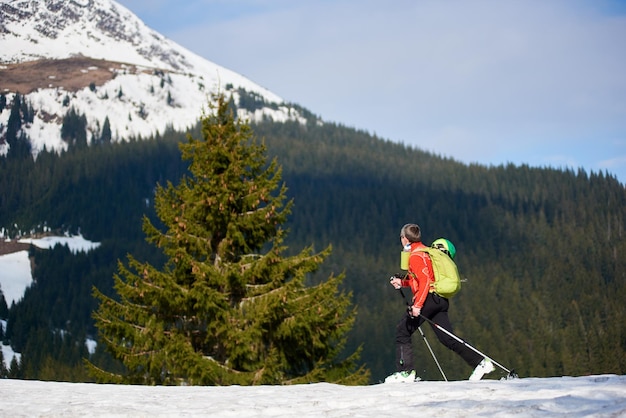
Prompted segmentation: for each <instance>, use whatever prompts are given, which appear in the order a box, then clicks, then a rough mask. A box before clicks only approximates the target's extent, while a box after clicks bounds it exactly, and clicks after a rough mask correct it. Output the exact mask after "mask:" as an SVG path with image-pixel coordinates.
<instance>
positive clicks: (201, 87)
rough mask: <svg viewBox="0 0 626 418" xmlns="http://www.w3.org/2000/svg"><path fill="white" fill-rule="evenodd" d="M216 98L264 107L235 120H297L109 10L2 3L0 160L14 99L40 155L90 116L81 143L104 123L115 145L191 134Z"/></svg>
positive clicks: (232, 77)
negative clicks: (27, 111) (72, 119)
mask: <svg viewBox="0 0 626 418" xmlns="http://www.w3.org/2000/svg"><path fill="white" fill-rule="evenodd" d="M214 41H215V42H219V40H214ZM217 89H220V90H221V91H224V92H228V93H229V94H230V93H232V94H233V98H234V99H235V101H237V100H239V98H240V96H239V92H240V91H241V90H240V89H243V90H245V91H246V92H247V93H251V94H252V95H253V96H254V97H255V98H256V99H257V100H258V101H259V102H260V103H261V105H260V106H255V108H254V109H253V111H246V110H245V109H240V110H239V112H240V115H239V116H241V117H245V118H248V119H251V120H259V119H261V118H271V119H272V120H276V121H285V120H288V119H299V118H300V116H299V115H298V112H297V111H295V110H294V109H293V108H291V107H290V106H289V105H288V104H286V103H285V102H284V101H283V100H282V99H281V98H280V97H278V96H277V95H275V94H273V93H272V92H270V91H269V90H267V89H265V88H263V87H261V86H259V85H257V84H255V83H253V82H252V81H250V80H248V79H246V78H245V77H243V76H241V75H239V74H237V73H235V72H233V71H231V70H228V69H226V68H224V67H221V66H219V65H217V64H214V63H212V62H210V61H207V60H206V59H204V58H202V57H200V56H198V55H196V54H194V53H192V52H190V51H188V50H187V49H185V48H183V47H181V46H180V45H178V44H176V43H174V42H172V41H171V40H169V39H167V38H165V37H164V36H162V35H161V34H159V33H157V32H156V31H154V30H152V29H150V28H149V27H147V26H146V25H145V24H144V23H143V22H142V21H141V20H140V19H139V18H138V17H137V16H135V15H134V14H133V13H132V12H130V11H129V10H128V9H126V8H124V7H123V6H121V5H120V4H118V3H116V2H115V1H113V0H70V1H68V0H40V1H30V0H0V94H4V95H5V97H6V103H7V105H8V106H7V107H4V108H0V110H1V112H0V153H2V152H3V151H4V152H6V151H7V144H6V143H4V144H3V142H4V141H3V138H4V136H6V129H7V122H8V120H9V115H10V109H9V107H10V104H11V102H12V99H13V98H14V95H15V93H16V92H17V93H20V94H21V95H22V96H23V97H25V99H26V102H28V103H29V104H30V105H31V106H32V108H33V110H34V117H33V120H32V122H28V123H26V124H24V125H23V126H22V129H23V130H24V132H25V133H26V134H27V135H28V136H29V137H30V138H31V142H32V147H33V153H35V154H36V153H37V152H38V151H40V150H42V149H43V148H44V146H45V147H46V148H47V149H49V150H50V149H55V150H59V149H65V148H67V144H66V143H65V142H64V141H63V140H62V139H61V135H60V133H61V125H62V120H63V117H64V116H65V115H66V114H67V113H68V112H69V110H70V109H73V110H74V112H76V113H77V114H80V115H85V116H86V119H87V131H88V134H87V138H88V139H87V141H91V140H93V139H97V138H99V137H100V135H101V132H102V129H103V126H104V125H105V119H106V118H108V123H109V124H110V129H111V137H112V138H111V139H112V140H113V141H119V140H122V139H127V138H129V137H139V136H141V137H147V136H150V135H152V134H155V133H156V132H157V131H158V132H161V133H162V132H163V131H164V130H165V129H166V128H168V127H171V128H174V129H175V130H185V129H187V128H188V127H190V126H192V125H193V124H194V123H195V122H196V121H197V120H198V118H199V117H200V116H201V115H202V112H203V111H205V110H207V109H206V105H207V103H208V98H209V96H210V94H211V93H214V92H215V91H217ZM247 93H246V94H247Z"/></svg>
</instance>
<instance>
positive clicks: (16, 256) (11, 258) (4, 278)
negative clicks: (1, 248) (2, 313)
mask: <svg viewBox="0 0 626 418" xmlns="http://www.w3.org/2000/svg"><path fill="white" fill-rule="evenodd" d="M0 271H2V274H1V275H0V290H2V293H3V294H4V300H5V301H6V302H7V306H9V307H10V306H11V304H13V303H14V302H18V301H19V300H20V299H22V296H24V291H25V290H26V289H27V288H28V286H30V285H31V283H32V282H33V277H32V274H31V272H30V260H29V259H28V251H18V252H16V253H11V254H6V255H2V256H0Z"/></svg>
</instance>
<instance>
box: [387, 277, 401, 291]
mask: <svg viewBox="0 0 626 418" xmlns="http://www.w3.org/2000/svg"><path fill="white" fill-rule="evenodd" d="M389 283H391V285H392V286H393V287H394V288H395V289H400V288H401V287H402V279H400V278H399V277H396V276H395V275H394V276H391V277H390V278H389Z"/></svg>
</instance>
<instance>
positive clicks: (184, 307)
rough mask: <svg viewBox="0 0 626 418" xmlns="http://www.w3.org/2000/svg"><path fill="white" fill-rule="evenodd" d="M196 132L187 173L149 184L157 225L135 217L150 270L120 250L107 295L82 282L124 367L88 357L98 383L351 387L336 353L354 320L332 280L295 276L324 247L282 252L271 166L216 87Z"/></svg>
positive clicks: (285, 205)
mask: <svg viewBox="0 0 626 418" xmlns="http://www.w3.org/2000/svg"><path fill="white" fill-rule="evenodd" d="M201 132H202V139H200V140H198V139H194V138H192V136H191V135H188V137H187V139H188V140H187V142H185V143H182V144H180V149H181V153H182V158H183V159H184V160H189V161H190V167H189V173H188V175H187V176H183V177H182V178H181V180H180V183H179V184H178V185H177V186H174V185H173V184H172V183H170V182H168V183H167V185H166V186H165V187H162V186H160V185H159V186H158V187H157V192H156V197H155V207H156V212H157V215H158V218H159V219H160V221H161V222H162V225H163V226H157V225H155V224H154V223H153V222H152V221H150V220H149V219H148V218H147V217H144V222H143V230H144V233H145V234H146V239H147V240H148V242H149V243H151V244H153V245H155V246H156V247H158V248H159V249H160V250H161V251H162V252H163V254H164V255H165V257H166V259H167V261H166V262H165V263H164V265H163V266H162V267H157V266H154V265H151V264H148V263H145V262H140V261H138V260H137V259H135V258H134V257H133V256H132V255H129V256H128V259H127V262H126V263H123V262H119V263H118V273H117V274H116V275H115V276H114V289H115V291H116V293H117V295H116V296H117V297H109V296H106V295H104V294H103V293H102V292H100V291H99V290H98V289H94V295H95V296H96V297H97V299H99V307H98V308H97V310H96V311H95V312H94V318H95V321H96V326H97V328H98V330H99V333H100V339H101V341H103V342H104V343H106V345H107V348H108V349H109V351H110V352H111V353H112V355H113V357H114V358H116V359H118V360H120V361H121V362H122V363H123V364H124V366H125V369H126V371H125V373H123V374H115V373H111V372H107V371H105V370H102V369H100V368H98V367H96V366H95V365H94V364H91V363H88V366H89V368H90V371H91V374H92V376H94V377H95V378H96V379H97V380H99V381H103V382H117V383H130V384H137V383H138V384H192V385H230V384H239V385H253V384H292V383H306V382H319V381H327V382H335V383H344V384H363V383H367V381H368V379H369V371H368V370H367V369H365V368H364V367H362V366H358V364H357V361H358V358H359V352H360V349H359V350H357V351H356V352H353V353H348V354H346V353H344V346H345V342H346V338H347V333H348V331H349V330H350V329H351V328H352V325H353V323H354V319H355V314H356V311H355V308H354V307H353V306H352V304H351V297H352V295H351V293H346V292H344V291H341V290H340V288H339V287H340V285H341V283H342V281H343V279H344V275H343V274H340V275H331V276H330V277H329V278H328V279H327V280H325V281H322V282H321V283H319V284H317V285H314V286H307V285H306V283H305V281H306V279H307V277H308V276H309V274H310V273H312V272H314V271H315V270H317V269H318V267H319V265H320V264H321V263H322V262H323V261H324V259H325V258H326V257H327V256H328V255H329V254H330V251H331V247H330V246H329V247H327V248H326V249H324V250H322V251H321V252H317V253H316V252H315V251H314V249H313V247H312V246H309V247H306V248H304V249H303V250H302V251H301V252H300V253H298V254H297V255H294V256H286V255H285V254H284V253H285V251H286V250H287V248H286V246H285V245H284V244H283V240H284V238H285V236H286V231H285V230H284V229H283V228H282V226H281V225H282V224H283V223H285V222H286V219H287V216H288V215H289V213H290V211H291V207H292V204H293V201H286V191H287V189H286V186H285V185H284V184H283V183H281V181H282V180H281V179H282V177H281V175H282V168H281V167H280V166H279V165H278V163H277V161H276V159H273V160H271V161H268V160H267V158H266V155H265V154H266V148H265V145H264V144H262V143H260V142H259V141H258V140H257V139H256V138H254V136H253V133H252V130H251V128H250V126H249V125H248V124H246V123H243V122H241V121H239V120H236V119H235V118H234V116H233V112H232V110H231V109H230V108H229V106H228V100H227V99H225V97H224V95H223V94H218V95H216V96H215V97H214V105H213V106H212V112H210V113H208V114H206V115H204V117H203V118H202V131H201Z"/></svg>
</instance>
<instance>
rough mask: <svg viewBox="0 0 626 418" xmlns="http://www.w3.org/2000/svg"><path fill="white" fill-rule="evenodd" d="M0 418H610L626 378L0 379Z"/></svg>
mask: <svg viewBox="0 0 626 418" xmlns="http://www.w3.org/2000/svg"><path fill="white" fill-rule="evenodd" d="M0 392H1V393H2V402H1V403H0V415H3V416H12V417H23V416H29V417H32V416H64V417H70V416H116V417H126V416H128V417H130V416H132V417H137V416H141V417H150V416H177V417H178V416H215V417H240V416H245V417H251V416H252V417H264V416H267V417H322V416H324V417H348V416H349V417H376V418H378V417H416V416H420V417H434V416H437V417H460V416H490V417H491V416H496V417H497V416H500V417H511V416H521V417H554V416H567V417H568V418H576V417H588V416H594V417H603V416H606V417H609V416H612V417H617V416H626V376H617V375H610V374H607V375H598V376H585V377H552V378H526V379H514V380H505V381H498V380H483V381H480V382H468V381H458V382H419V383H396V384H379V385H370V386H342V385H336V384H329V383H315V384H305V385H293V386H136V385H134V386H126V385H99V384H90V383H62V382H41V381H24V380H6V379H5V380H0Z"/></svg>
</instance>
